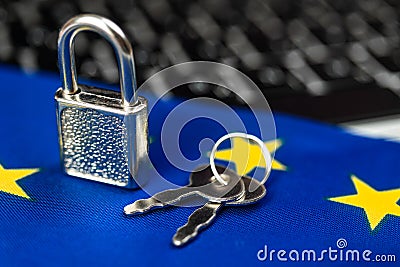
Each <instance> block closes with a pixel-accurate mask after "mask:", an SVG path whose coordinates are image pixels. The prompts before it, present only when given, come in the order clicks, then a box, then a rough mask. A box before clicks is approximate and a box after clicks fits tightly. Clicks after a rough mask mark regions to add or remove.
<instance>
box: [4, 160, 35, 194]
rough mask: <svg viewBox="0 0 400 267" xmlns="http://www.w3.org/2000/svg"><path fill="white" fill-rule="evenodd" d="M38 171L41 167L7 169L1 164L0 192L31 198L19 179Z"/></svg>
mask: <svg viewBox="0 0 400 267" xmlns="http://www.w3.org/2000/svg"><path fill="white" fill-rule="evenodd" d="M38 171H39V169H5V168H4V167H3V166H2V165H0V192H5V193H8V194H12V195H15V196H19V197H23V198H27V199H30V197H29V196H28V194H27V193H26V192H25V191H24V190H23V189H22V188H21V187H20V186H19V185H18V183H17V181H18V180H20V179H23V178H25V177H27V176H29V175H32V174H34V173H36V172H38Z"/></svg>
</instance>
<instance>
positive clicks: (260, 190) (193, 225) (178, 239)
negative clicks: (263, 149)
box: [172, 176, 267, 246]
mask: <svg viewBox="0 0 400 267" xmlns="http://www.w3.org/2000/svg"><path fill="white" fill-rule="evenodd" d="M242 180H243V183H244V186H245V190H246V192H245V195H244V196H243V197H242V198H241V199H239V200H236V201H232V202H226V203H215V202H208V203H206V204H205V205H204V206H203V207H201V208H198V209H197V210H195V211H194V212H193V213H192V214H191V215H190V216H189V219H188V222H187V223H186V224H185V225H184V226H182V227H180V228H179V229H178V230H177V231H176V234H175V235H174V237H173V238H172V242H173V244H174V245H175V246H182V245H185V244H186V243H187V242H189V241H190V240H192V239H193V238H195V237H196V236H197V235H198V233H199V230H200V229H202V228H204V227H206V226H208V225H210V224H211V222H212V221H213V220H214V219H215V217H216V216H217V211H218V210H219V209H220V208H221V207H222V206H223V205H224V204H225V205H227V206H239V205H247V204H252V203H255V202H257V201H259V200H260V199H262V198H263V197H264V196H265V195H266V193H267V190H266V189H265V186H264V185H262V184H260V183H259V182H258V181H257V180H256V179H252V178H250V177H247V176H244V177H242ZM250 182H252V183H256V184H255V186H257V189H256V190H255V191H253V192H250V191H249V186H250ZM252 187H253V186H252Z"/></svg>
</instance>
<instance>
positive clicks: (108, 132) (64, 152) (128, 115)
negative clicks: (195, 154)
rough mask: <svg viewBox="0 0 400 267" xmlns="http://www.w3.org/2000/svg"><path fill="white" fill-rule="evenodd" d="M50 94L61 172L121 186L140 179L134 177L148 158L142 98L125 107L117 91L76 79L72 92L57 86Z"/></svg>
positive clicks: (141, 181)
mask: <svg viewBox="0 0 400 267" xmlns="http://www.w3.org/2000/svg"><path fill="white" fill-rule="evenodd" d="M55 99H56V102H57V123H58V133H59V143H60V154H61V161H62V164H63V168H64V170H65V172H66V173H67V174H69V175H72V176H76V177H80V178H85V179H89V180H95V181H99V182H103V183H107V184H112V185H116V186H121V187H127V188H136V187H137V184H138V183H139V184H143V183H145V181H144V180H143V179H146V177H138V173H139V171H140V168H141V167H142V162H147V159H148V143H147V142H148V126H147V101H146V99H145V98H142V97H138V101H137V103H136V104H135V105H134V106H132V107H128V108H127V107H124V106H123V105H122V103H121V95H120V93H118V92H115V91H111V90H105V89H100V88H94V87H88V86H83V85H82V86H80V87H79V92H77V93H75V94H73V95H67V94H64V93H63V90H62V88H59V89H58V90H57V92H56V95H55ZM143 167H144V166H143ZM139 179H142V180H139Z"/></svg>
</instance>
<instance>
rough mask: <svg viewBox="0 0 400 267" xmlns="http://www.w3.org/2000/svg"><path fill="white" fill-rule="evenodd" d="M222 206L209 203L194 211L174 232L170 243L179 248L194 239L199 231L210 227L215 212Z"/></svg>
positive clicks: (215, 214)
mask: <svg viewBox="0 0 400 267" xmlns="http://www.w3.org/2000/svg"><path fill="white" fill-rule="evenodd" d="M222 206H223V204H222V203H211V202H210V203H207V204H205V205H204V206H202V207H201V208H198V209H197V210H195V211H194V212H193V213H192V214H191V215H190V216H189V218H188V222H187V223H186V224H185V225H183V226H182V227H180V228H179V229H178V230H177V231H176V233H175V235H174V236H173V238H172V243H173V244H174V245H175V246H177V247H180V246H183V245H185V244H186V243H188V242H189V241H190V240H192V239H193V238H195V237H196V236H197V234H198V233H199V231H200V229H202V228H204V227H206V226H208V225H210V223H211V222H212V221H213V220H214V218H215V217H216V216H217V211H218V210H219V208H220V207H222Z"/></svg>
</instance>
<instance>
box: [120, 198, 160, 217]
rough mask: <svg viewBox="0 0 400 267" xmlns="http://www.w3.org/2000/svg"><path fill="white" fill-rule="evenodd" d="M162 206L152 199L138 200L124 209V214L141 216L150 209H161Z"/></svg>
mask: <svg viewBox="0 0 400 267" xmlns="http://www.w3.org/2000/svg"><path fill="white" fill-rule="evenodd" d="M163 206H164V203H162V202H160V201H158V200H157V199H154V198H152V197H151V198H148V199H139V200H136V201H135V202H133V203H132V204H129V205H127V206H125V207H124V214H125V215H128V216H133V215H136V214H142V213H144V212H146V211H149V210H150V209H152V208H156V207H158V208H161V207H163Z"/></svg>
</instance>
